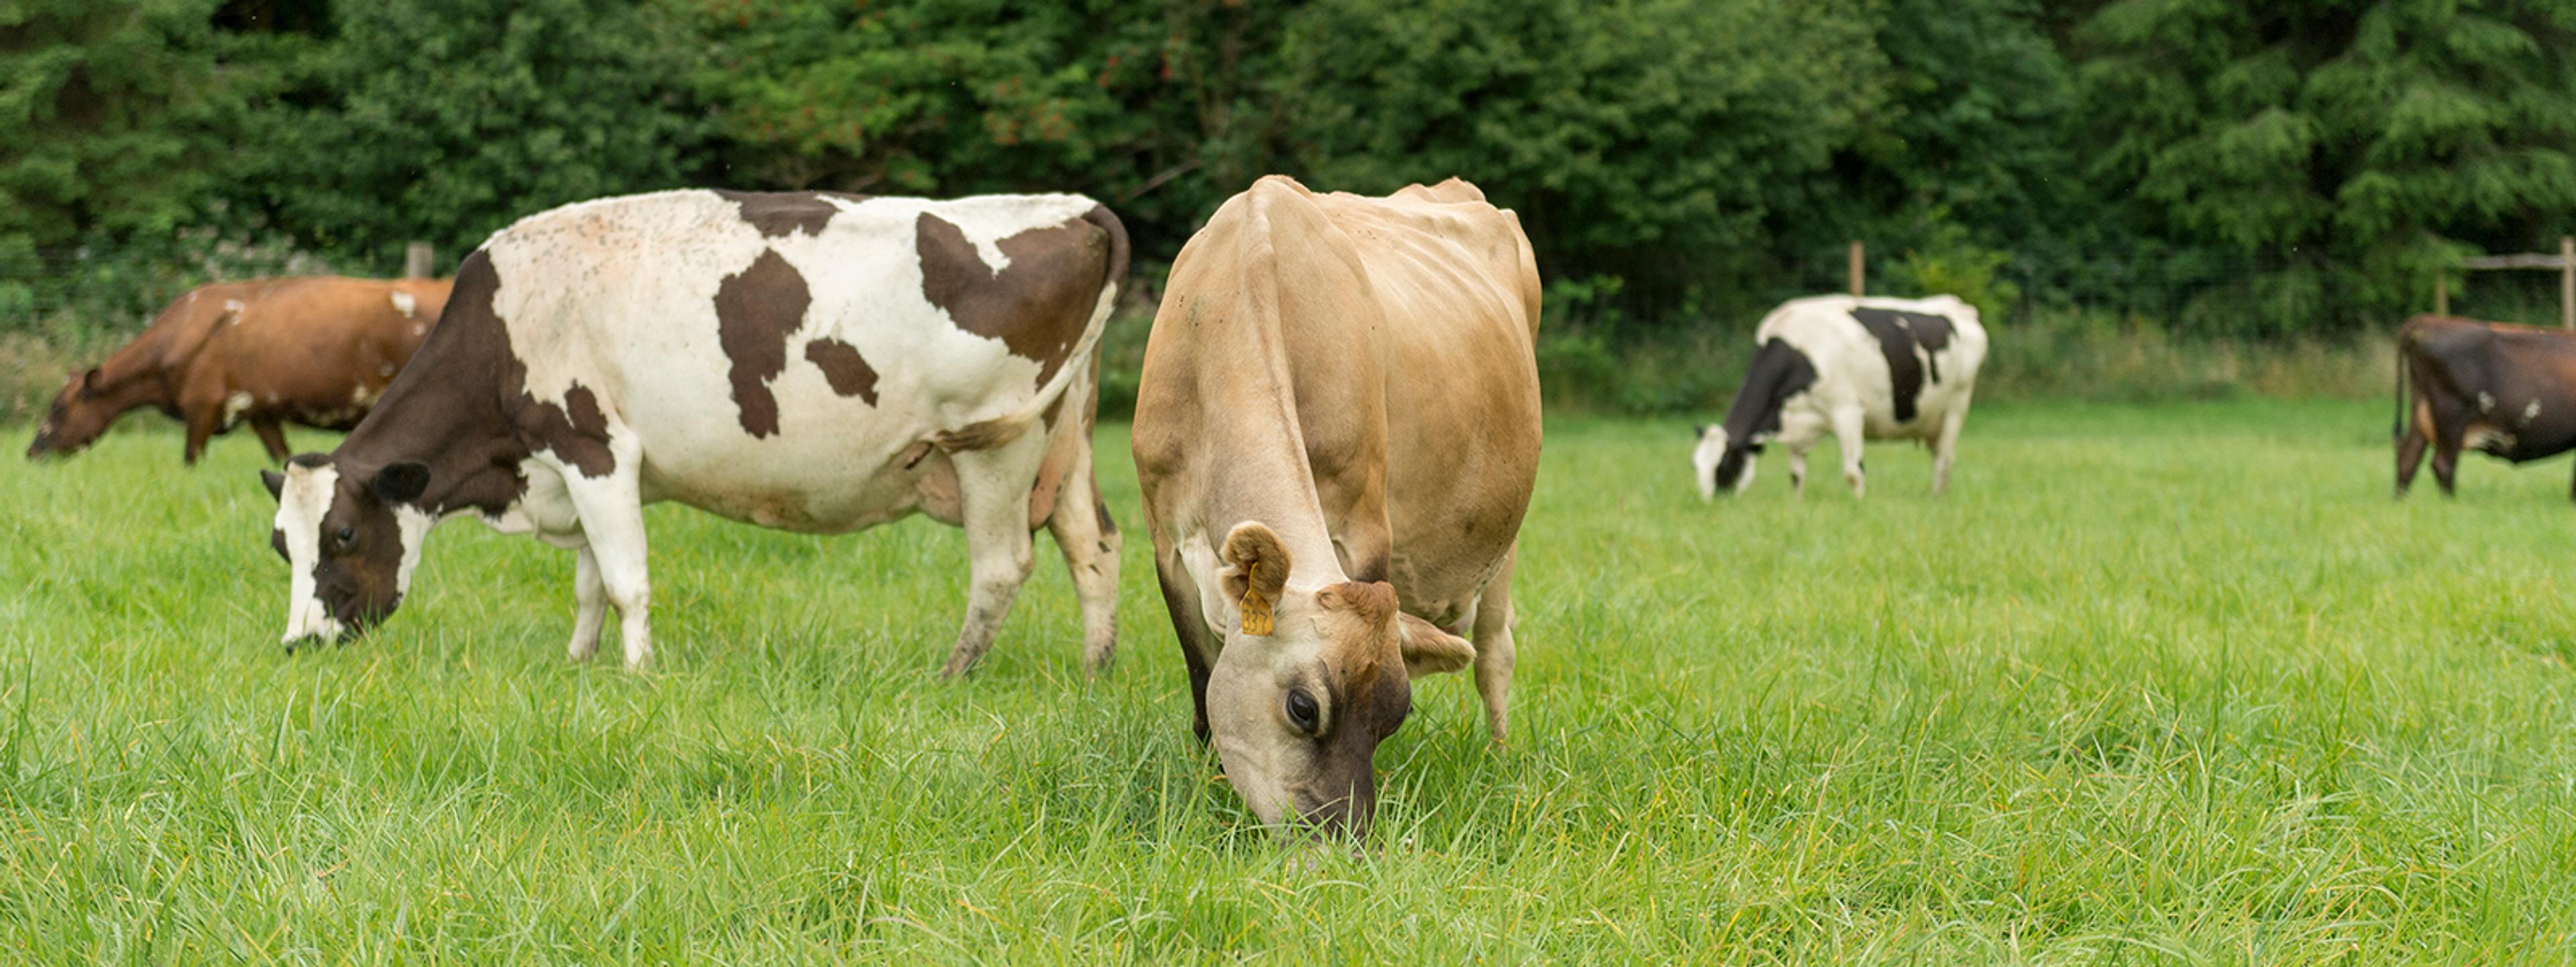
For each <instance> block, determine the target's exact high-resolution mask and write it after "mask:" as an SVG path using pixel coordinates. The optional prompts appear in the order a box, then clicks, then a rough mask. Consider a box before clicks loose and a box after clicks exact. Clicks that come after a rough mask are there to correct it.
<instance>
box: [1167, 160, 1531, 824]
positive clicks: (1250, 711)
mask: <svg viewBox="0 0 2576 967" xmlns="http://www.w3.org/2000/svg"><path fill="white" fill-rule="evenodd" d="M1538 318H1539V279H1538V269H1537V266H1536V264H1535V263H1534V261H1533V260H1532V257H1531V253H1530V245H1529V240H1528V239H1527V238H1526V237H1524V236H1523V235H1522V234H1521V230H1520V221H1519V219H1518V218H1517V217H1515V216H1514V215H1513V214H1512V213H1511V212H1509V211H1504V210H1500V209H1497V208H1495V207H1493V206H1492V205H1489V204H1486V203H1485V199H1484V195H1483V193H1482V192H1479V191H1478V190H1477V189H1476V187H1475V186H1473V185H1470V184H1468V183H1466V182H1463V181H1457V180H1451V181H1448V182H1445V183H1443V184H1441V185H1439V186H1436V187H1432V188H1424V187H1421V186H1418V185H1417V186H1413V187H1409V188H1406V189H1404V190H1403V191H1399V192H1396V193H1395V194H1394V195H1392V196H1389V197H1386V198H1364V197H1359V196H1355V195H1344V194H1315V193H1312V192H1309V191H1307V190H1306V188H1305V187H1304V186H1301V185H1299V184H1298V183H1296V182H1294V181H1291V180H1289V179H1287V178H1282V177H1276V176H1274V177H1269V178H1264V179H1262V180H1260V181H1259V182H1257V183H1255V184H1254V185H1253V186H1252V188H1251V189H1250V190H1249V191H1246V192H1244V193H1243V194H1240V195H1237V196H1235V197H1234V198H1232V199H1230V200H1228V201H1227V202H1226V203H1225V205H1224V206H1223V207H1221V208H1219V209H1218V210H1217V212H1216V214H1215V215H1214V216H1213V217H1212V218H1210V219H1209V221H1208V224H1207V226H1206V227H1205V228H1202V229H1200V230H1199V232H1198V234H1196V235H1195V236H1192V237H1191V239H1190V241H1189V244H1188V246H1187V247H1186V248H1184V249H1182V250H1181V254H1180V257H1179V259H1178V260H1176V261H1175V262H1173V263H1172V274H1171V283H1170V286H1169V287H1168V288H1167V289H1166V290H1165V294H1164V297H1163V303H1162V308H1161V311H1160V312H1159V313H1157V314H1156V316H1155V318H1154V328H1153V333H1152V335H1151V336H1150V337H1149V339H1148V342H1147V344H1146V348H1145V366H1144V374H1143V377H1142V382H1141V384H1140V385H1139V387H1138V389H1137V396H1136V427H1135V437H1134V446H1135V452H1136V471H1137V474H1138V477H1139V482H1140V483H1141V485H1142V487H1143V490H1144V497H1145V513H1146V519H1147V520H1148V521H1149V522H1150V523H1151V525H1152V529H1153V537H1154V566H1155V572H1156V575H1157V576H1158V577H1159V578H1160V579H1161V581H1162V587H1163V601H1164V604H1165V605H1166V606H1167V607H1168V608H1169V609H1170V612H1171V618H1172V627H1173V630H1174V631H1175V632H1176V633H1177V634H1178V635H1179V637H1180V644H1181V657H1182V658H1183V660H1184V661H1186V662H1187V664H1188V666H1189V673H1190V693H1191V697H1192V699H1193V700H1194V701H1195V702H1196V705H1197V710H1198V716H1197V722H1196V728H1197V730H1198V734H1199V737H1200V738H1201V739H1202V740H1210V741H1213V743H1214V744H1215V746H1216V750H1217V754H1218V756H1219V757H1220V758H1221V759H1222V760H1223V762H1224V764H1225V776H1226V779H1227V780H1228V781H1230V782H1232V783H1233V784H1234V787H1235V789H1236V790H1237V791H1239V792H1240V793H1242V795H1243V797H1244V800H1245V802H1246V804H1247V805H1249V806H1250V807H1251V808H1252V811H1253V812H1254V814H1256V815H1258V816H1259V817H1261V819H1262V821H1264V822H1267V823H1278V822H1281V821H1283V820H1289V819H1294V820H1297V821H1301V822H1307V823H1313V824H1316V825H1318V826H1321V827H1323V828H1326V829H1336V830H1341V831H1345V832H1348V833H1350V834H1353V835H1358V834H1361V833H1364V832H1365V831H1366V829H1367V826H1368V822H1369V819H1370V817H1371V816H1372V815H1373V813H1374V810H1375V803H1376V788H1377V786H1376V778H1375V776H1374V774H1373V772H1372V768H1373V760H1374V758H1375V756H1376V753H1377V746H1378V742H1379V741H1380V740H1382V739H1384V738H1386V737H1387V736H1388V735H1389V734H1392V733H1393V732H1394V731H1395V730H1396V726H1398V725H1399V724H1401V723H1402V722H1403V721H1404V717H1405V715H1406V713H1407V711H1408V710H1409V709H1410V708H1411V706H1412V691H1413V689H1412V682H1413V680H1414V679H1416V678H1420V677H1422V676H1424V675H1429V674H1433V673H1436V672H1445V671H1454V670H1457V669H1461V668H1464V667H1466V666H1467V665H1468V664H1469V663H1470V662H1472V663H1473V664H1474V665H1475V668H1476V676H1475V677H1476V688H1477V691H1479V692H1480V693H1482V695H1483V698H1484V705H1485V714H1486V720H1487V724H1488V726H1489V728H1490V729H1491V731H1492V734H1493V737H1494V739H1495V740H1496V741H1500V740H1501V739H1502V738H1503V736H1504V731H1505V714H1504V713H1505V705H1504V700H1505V695H1506V694H1507V693H1508V691H1509V690H1510V688H1511V679H1512V634H1511V623H1512V605H1511V574H1512V564H1513V560H1514V557H1515V548H1516V547H1517V541H1518V535H1519V533H1520V525H1521V516H1522V514H1523V512H1525V511H1526V510H1527V509H1528V507H1529V501H1530V490H1531V486H1532V484H1533V483H1534V482H1535V479H1536V476H1537V472H1538V452H1539V387H1538V373H1537V368H1536V364H1535V361H1534V360H1535V357H1534V355H1533V350H1532V346H1533V341H1534V339H1535V338H1536V333H1537V327H1538ZM1470 629H1472V631H1473V633H1474V635H1475V638H1476V641H1475V644H1474V645H1472V646H1471V645H1469V644H1468V643H1467V641H1465V640H1464V639H1461V638H1460V637H1458V634H1459V632H1463V631H1468V630H1470Z"/></svg>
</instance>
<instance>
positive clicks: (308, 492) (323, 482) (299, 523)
mask: <svg viewBox="0 0 2576 967" xmlns="http://www.w3.org/2000/svg"><path fill="white" fill-rule="evenodd" d="M339 486H340V471H339V469H338V468H336V467H330V466H324V467H319V468H315V467H306V466H300V465H296V464H288V465H287V467H286V484H285V486H283V487H280V488H279V489H278V495H277V521H276V527H277V529H278V531H279V532H280V533H283V534H285V535H286V566H287V569H288V571H289V577H290V578H291V581H290V582H289V585H288V590H287V593H286V633H285V634H283V635H280V636H279V637H278V640H279V641H281V642H285V643H287V644H294V643H295V642H297V641H299V640H302V639H305V638H309V637H314V636H320V637H323V638H337V637H339V636H340V621H339V619H337V618H334V617H332V616H331V609H330V608H329V607H326V606H324V605H323V603H322V598H321V595H320V593H319V591H318V590H317V589H316V588H315V587H314V581H313V568H314V566H315V565H316V564H318V563H320V562H321V560H322V515H324V514H326V513H329V512H330V510H331V501H332V499H333V498H334V497H335V496H336V495H337V494H338V493H339Z"/></svg>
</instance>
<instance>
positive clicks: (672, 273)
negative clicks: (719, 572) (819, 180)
mask: <svg viewBox="0 0 2576 967" xmlns="http://www.w3.org/2000/svg"><path fill="white" fill-rule="evenodd" d="M1098 207H1099V206H1098V204H1097V203H1096V202H1093V201H1091V200H1090V199H1087V198H1082V197H1080V196H1075V195H1046V196H991V197H984V198H972V199H961V200H957V201H931V200H925V199H913V198H861V197H858V196H825V195H806V194H799V195H792V196H788V195H779V196H769V195H746V194H739V193H732V192H716V191H703V190H686V191H673V192H662V193H657V194H650V195H637V196H629V197H622V198H611V199H602V200H599V201H594V202H585V203H581V204H576V205H571V206H566V207H564V208H560V209H555V210H553V211H550V212H546V213H543V214H540V215H537V216H532V217H530V218H528V219H526V220H523V221H521V222H519V223H517V224H515V225H512V226H510V227H509V228H506V229H503V230H502V231H500V232H498V233H496V234H495V235H494V236H493V237H492V239H491V240H490V241H488V242H487V243H486V244H485V245H484V247H483V248H482V249H481V250H480V252H481V255H480V257H482V258H484V259H486V260H487V261H488V265H489V269H490V271H491V273H492V275H493V276H494V277H495V282H494V285H493V286H492V291H490V292H483V291H479V290H477V291H468V289H467V288H466V287H465V285H464V284H463V283H460V288H459V291H458V293H457V295H456V300H457V304H458V305H459V306H464V305H466V304H467V303H468V301H469V300H471V301H474V302H476V303H479V305H478V306H477V307H476V308H474V309H472V310H471V311H469V312H467V313H465V314H463V315H460V314H459V313H458V312H456V311H453V310H452V311H451V312H450V314H449V316H448V319H447V322H446V323H444V324H445V325H454V324H457V323H459V322H462V321H465V318H466V316H472V317H476V318H482V319H488V322H485V323H482V324H484V325H494V326H497V328H498V330H499V331H498V332H497V333H495V334H494V335H495V336H497V338H498V340H499V343H500V347H501V349H502V350H503V351H505V352H506V353H507V354H508V357H509V359H510V363H509V364H508V365H509V366H511V367H515V370H514V371H513V372H511V373H509V374H508V377H507V379H508V380H509V381H511V382H513V383H514V385H512V386H507V387H503V391H504V394H505V396H511V395H515V396H517V397H518V398H519V399H518V403H519V404H521V405H524V406H526V407H529V408H532V409H537V410H544V409H552V410H553V411H555V412H560V413H565V414H576V413H579V412H584V411H585V408H590V407H595V408H596V410H597V412H598V413H599V417H598V420H599V422H601V423H602V424H604V425H607V426H613V427H616V428H618V431H619V432H621V433H627V434H631V435H632V437H633V439H634V440H635V442H636V445H637V447H638V448H639V450H640V452H641V453H642V455H643V457H644V462H645V466H644V473H643V481H644V485H645V487H646V490H647V494H646V496H647V498H648V499H677V500H681V501H683V502H686V503H690V504H692V505H695V506H699V507H701V508H704V509H707V510H710V511H713V512H716V513H719V514H723V515H725V516H729V517H734V518H736V519H740V520H746V521H750V522H753V523H758V524H762V525H764V526H772V527H782V528H788V529H795V530H819V531H832V530H846V529H853V528H856V527H863V526H867V525H868V524H871V523H875V522H877V521H878V520H879V519H882V513H883V512H884V511H885V508H886V507H887V505H888V503H889V501H892V500H895V499H896V498H894V497H892V496H890V495H893V494H898V493H902V492H904V491H906V490H907V489H909V488H910V487H911V486H912V484H913V482H914V478H915V477H917V476H918V475H919V474H920V473H923V472H927V471H929V470H933V469H937V467H936V466H934V465H933V464H931V463H929V462H925V461H924V460H923V459H921V454H920V453H919V452H917V448H916V445H917V444H921V443H923V441H925V440H928V439H931V438H934V437H938V436H940V435H941V434H943V433H955V432H958V431H961V430H963V429H966V428H971V427H975V426H978V425H979V424H982V423H986V422H988V421H996V420H1008V419H1012V418H1014V417H1018V416H1023V415H1025V416H1030V417H1034V416H1035V415H1036V413H1037V412H1038V410H1039V409H1040V408H1041V407H1042V403H1043V400H1042V399H1041V398H1042V397H1046V396H1048V394H1054V393H1061V392H1062V391H1063V390H1064V388H1065V386H1066V384H1067V383H1068V381H1069V377H1070V376H1071V375H1072V374H1073V371H1074V370H1075V369H1079V368H1082V367H1079V366H1072V367H1069V366H1068V365H1067V364H1068V362H1069V361H1070V362H1081V361H1083V360H1087V356H1086V355H1084V354H1085V353H1087V351H1088V347H1089V346H1090V345H1091V341H1092V339H1093V338H1095V337H1096V335H1097V333H1096V328H1097V326H1096V315H1097V314H1096V310H1097V309H1098V308H1099V303H1101V302H1103V301H1105V300H1106V299H1108V298H1109V295H1108V294H1107V293H1106V292H1104V289H1103V282H1104V279H1105V277H1106V275H1107V270H1106V269H1107V267H1106V264H1105V263H1106V261H1107V253H1108V251H1109V247H1110V246H1109V243H1108V241H1107V240H1106V233H1104V232H1102V231H1101V229H1099V228H1098V227H1097V226H1096V225H1094V224H1093V223H1092V222H1087V221H1085V218H1086V216H1087V215H1088V213H1090V212H1092V211H1093V210H1094V209H1097V208H1098ZM1032 226H1038V227H1036V228H1032ZM1048 232H1070V233H1074V235H1073V236H1066V237H1065V238H1071V240H1072V247H1073V249H1074V250H1075V254H1073V255H1066V254H1064V252H1062V251H1059V250H1058V249H1060V248H1062V245H1060V244H1058V243H1061V242H1063V241H1064V240H1065V239H1064V238H1058V237H1056V236H1053V235H1049V236H1046V237H1044V238H1041V237H1039V236H1040V234H1041V233H1048ZM1086 233H1088V234H1086ZM1075 236H1079V237H1075ZM1094 236H1097V237H1096V238H1095V237H1094ZM1084 259H1089V261H1087V262H1084V261H1083V260H1084ZM1077 263H1079V264H1077ZM1015 273H1016V274H1015ZM1033 315H1037V316H1043V317H1044V319H1043V320H1040V321H1038V322H1031V321H1030V317H1031V316H1033ZM1032 326H1034V327H1035V329H1031V328H1030V327H1032ZM1086 327H1088V328H1086ZM577 398H578V399H577ZM1023 422H1025V421H1023ZM907 451H915V452H913V453H911V455H910V456H909V457H908V459H907V460H905V461H897V460H896V457H897V456H898V455H902V454H906V453H907Z"/></svg>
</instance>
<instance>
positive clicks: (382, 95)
mask: <svg viewBox="0 0 2576 967" xmlns="http://www.w3.org/2000/svg"><path fill="white" fill-rule="evenodd" d="M331 15H332V26H333V29H334V36H332V37H330V38H328V39H327V40H323V41H317V42H315V43H313V44H312V45H310V47H309V48H308V49H304V50H300V51H299V52H297V54H296V55H294V56H292V57H291V58H289V64H290V66H291V69H292V72H293V76H294V78H295V81H296V85H295V87H294V89H293V90H291V91H290V92H289V93H288V94H287V95H286V96H285V97H283V98H281V99H280V100H277V101H274V102H271V103H270V104H269V105H268V107H267V110H265V111H263V112H261V113H260V114H259V116H258V117H256V118H255V119H253V122H252V123H251V124H250V125H248V127H247V132H246V135H245V136H246V138H248V139H249V140H250V142H251V143H252V144H255V145H256V146H257V148H256V149H255V150H250V151H245V152H243V157H242V160H243V162H244V164H243V166H242V173H241V176H240V178H239V180H238V181H237V182H236V183H235V185H234V187H233V188H232V189H231V191H232V194H233V197H235V198H236V199H237V200H238V201H239V203H240V205H241V208H240V210H238V211H237V212H236V213H235V217H236V219H238V220H241V221H243V222H244V223H247V224H252V225H264V226H266V227H269V228H272V229H274V230H277V231H282V232H285V233H287V234H289V235H291V236H292V237H294V238H296V239H298V240H300V241H302V242H303V243H305V244H307V245H310V246H313V247H318V248H321V249H323V250H326V251H332V252H340V253H347V254H348V255H349V256H350V257H351V258H352V260H353V261H355V262H357V263H359V264H361V265H365V266H370V267H374V270H375V271H379V272H387V271H391V270H392V269H394V268H397V267H398V266H399V265H400V264H401V251H402V243H404V242H405V241H409V240H414V239H425V240H429V241H432V242H434V243H436V244H437V245H438V246H439V250H440V252H441V254H442V256H443V258H444V260H445V262H446V264H447V265H450V266H452V265H453V264H454V263H455V260H456V259H458V258H461V257H462V256H463V255H464V254H465V252H466V251H467V250H470V249H472V248H473V247H474V246H476V245H479V244H481V243H482V241H483V238H484V236H485V235H488V234H490V233H491V232H492V231H493V230H494V229H497V228H500V227H502V226H504V225H507V224H509V223H510V222H511V221H513V220H515V219H517V218H519V217H520V216H523V215H528V214H531V213H534V212H537V211H540V210H543V209H546V208H550V207H553V206H555V205H560V204H564V203H567V202H572V201H579V200H581V199H585V198H593V197H598V196H601V195H612V194H619V193H626V192H636V191H646V190H652V189H659V188H673V187H680V186H684V185H688V184H692V183H694V182H696V181H698V180H699V179H698V178H697V177H696V172H695V171H694V169H693V168H692V167H691V166H692V165H693V164H695V163H696V161H697V159H698V155H697V149H698V145H699V144H700V142H701V141H702V140H703V137H704V130H705V124H704V122H703V121H702V120H700V119H699V118H698V117H697V115H696V114H695V113H694V112H693V110H692V109H691V106H690V102H689V101H688V99H687V98H688V92H687V90H686V89H685V87H684V85H683V84H682V76H681V75H683V74H684V73H685V71H686V67H687V66H688V65H689V64H690V63H691V62H692V58H693V57H694V56H695V55H694V53H693V52H692V46H691V42H690V40H689V39H688V38H687V37H686V36H684V35H682V34H681V33H679V32H677V31H675V30H673V29H671V28H670V25H668V24H667V23H666V22H665V19H664V18H663V17H661V16H659V15H658V13H657V12H656V11H655V10H654V9H652V8H639V7H638V6H636V5H635V4H633V3H628V2H622V0H441V2H437V3H414V2H398V3H380V2H374V0H363V2H362V0H349V2H341V3H337V4H335V5H334V6H333V7H332V11H331Z"/></svg>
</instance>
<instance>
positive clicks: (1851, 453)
mask: <svg viewBox="0 0 2576 967" xmlns="http://www.w3.org/2000/svg"><path fill="white" fill-rule="evenodd" d="M1753 341H1754V343H1755V344H1757V345H1759V346H1760V347H1761V348H1760V349H1759V350H1758V351H1756V352H1755V353H1754V356H1753V365H1752V367H1751V368H1750V370H1749V371H1748V372H1746V373H1745V377H1744V385H1743V387H1742V388H1740V389H1738V390H1737V391H1736V393H1735V402H1734V404H1733V405H1731V406H1729V407H1727V410H1726V422H1724V423H1720V424H1717V425H1714V426H1703V427H1700V428H1699V446H1698V448H1697V449H1695V450H1693V451H1692V452H1691V469H1692V472H1693V473H1694V474H1695V475H1696V476H1697V478H1698V481H1699V494H1700V498H1701V499H1703V500H1706V499H1708V498H1711V497H1715V496H1716V495H1717V494H1718V493H1719V492H1721V491H1723V492H1728V493H1734V492H1740V491H1742V490H1744V489H1745V488H1746V487H1750V486H1752V485H1753V462H1754V458H1755V457H1756V456H1758V455H1759V454H1761V452H1762V447H1763V445H1764V444H1767V443H1770V442H1772V441H1775V440H1776V441H1778V442H1780V443H1781V444H1784V445H1786V446H1787V447H1788V448H1789V486H1790V488H1791V489H1792V490H1794V491H1796V492H1798V493H1801V494H1803V493H1805V492H1806V488H1807V450H1808V448H1810V447H1813V446H1815V445H1816V441H1818V440H1821V439H1824V437H1825V434H1826V433H1828V432H1831V433H1832V434H1833V436H1834V442H1835V445H1836V447H1837V448H1838V449H1840V450H1841V451H1842V455H1843V480H1844V481H1845V482H1848V483H1850V484H1851V488H1852V493H1853V494H1854V495H1864V494H1866V493H1867V492H1868V488H1867V487H1866V485H1865V481H1864V480H1863V479H1862V476H1861V460H1860V451H1861V440H1862V439H1864V438H1867V439H1872V440H1886V439H1914V440H1920V441H1923V444H1924V445H1925V446H1928V447H1930V448H1932V492H1933V493H1936V494H1937V493H1940V492H1941V491H1942V490H1943V489H1945V488H1947V487H1948V486H1949V485H1950V462H1951V458H1952V457H1954V456H1956V455H1957V454H1958V449H1959V426H1960V424H1962V423H1965V422H1966V421H1967V419H1968V397H1969V394H1970V393H1972V392H1974V391H1975V389H1976V385H1977V367H1978V365H1979V364H1982V363H1984V362H1985V359H1986V329H1985V327H1984V326H1982V325H1979V324H1978V322H1977V310H1976V308H1975V307H1973V306H1970V305H1968V304H1967V303H1966V302H1963V301H1960V300H1959V299H1958V298H1957V297H1955V296H1946V295H1941V296H1933V297H1931V298H1929V299H1879V298H1862V297H1858V296H1847V295H1831V296H1814V297H1810V298H1805V299H1793V300H1790V301H1789V302H1786V303H1783V304H1781V306H1780V307H1779V308H1777V309H1773V310H1771V314H1770V315H1768V316H1764V317H1763V318H1762V326H1761V328H1760V329H1758V330H1756V331H1755V332H1754V335H1753Z"/></svg>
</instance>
